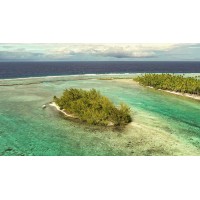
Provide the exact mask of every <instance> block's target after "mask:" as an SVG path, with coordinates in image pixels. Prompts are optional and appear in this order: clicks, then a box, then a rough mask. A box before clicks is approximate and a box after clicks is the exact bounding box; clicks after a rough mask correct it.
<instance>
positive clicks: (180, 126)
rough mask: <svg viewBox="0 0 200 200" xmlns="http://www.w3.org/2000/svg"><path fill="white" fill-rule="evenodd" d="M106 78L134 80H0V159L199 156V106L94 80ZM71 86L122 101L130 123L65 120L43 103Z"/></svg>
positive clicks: (127, 83) (128, 83) (133, 85)
mask: <svg viewBox="0 0 200 200" xmlns="http://www.w3.org/2000/svg"><path fill="white" fill-rule="evenodd" d="M108 76H109V77H110V76H113V77H121V78H132V77H133V76H134V75H130V74H129V75H107V76H106V75H102V76H101V75H98V76H92V75H87V76H86V75H82V76H81V75H80V76H78V75H77V76H60V77H40V78H27V79H10V80H3V79H2V80H0V155H15V156H20V155H25V156H33V155H34V156H74V155H79V156H82V155H85V156H86V155H88V156H89V155H91V156H97V155H105V156H107V155H110V156H113V155H200V102H199V101H197V100H193V99H189V98H186V97H181V96H176V95H173V94H168V93H165V92H161V91H156V90H154V89H149V88H145V87H142V86H139V85H138V84H136V83H134V82H133V81H130V80H128V79H114V80H100V79H99V78H100V77H108ZM70 87H76V88H83V89H90V88H95V89H97V90H99V91H101V93H102V94H103V95H106V96H108V97H109V98H110V99H112V100H113V101H114V102H115V103H116V104H119V103H120V102H125V103H126V104H128V105H129V106H130V108H131V111H132V117H133V122H132V123H130V124H129V125H127V126H126V127H124V128H120V129H117V128H105V127H104V128H103V127H96V126H89V125H87V124H84V123H79V122H77V121H72V120H68V119H65V118H64V116H63V115H62V114H61V113H59V112H58V111H56V110H55V109H54V108H53V107H51V106H49V105H48V103H49V102H50V101H52V98H53V96H54V95H57V96H59V95H61V93H62V92H63V90H64V89H65V88H70ZM43 104H46V105H47V108H46V109H42V105H43Z"/></svg>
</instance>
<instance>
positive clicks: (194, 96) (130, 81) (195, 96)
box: [113, 79, 200, 101]
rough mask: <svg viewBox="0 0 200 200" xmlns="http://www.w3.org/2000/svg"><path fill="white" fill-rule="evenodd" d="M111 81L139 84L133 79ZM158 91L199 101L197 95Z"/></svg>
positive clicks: (199, 97)
mask: <svg viewBox="0 0 200 200" xmlns="http://www.w3.org/2000/svg"><path fill="white" fill-rule="evenodd" d="M113 80H115V81H118V82H124V83H137V84H139V83H138V82H136V81H133V79H113ZM146 87H148V88H152V89H155V88H154V87H151V86H146ZM155 90H156V89H155ZM158 90H160V91H163V92H168V93H171V94H175V95H179V96H183V97H189V98H192V99H196V100H199V101H200V96H199V95H195V94H189V93H181V92H174V91H170V90H161V89H158Z"/></svg>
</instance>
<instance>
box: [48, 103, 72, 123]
mask: <svg viewBox="0 0 200 200" xmlns="http://www.w3.org/2000/svg"><path fill="white" fill-rule="evenodd" d="M49 105H50V106H52V107H54V108H56V110H57V111H59V112H61V113H62V114H64V115H65V116H67V117H70V118H74V119H76V117H75V116H73V115H70V114H68V113H66V112H65V111H64V110H61V109H60V107H59V106H58V105H57V104H56V103H55V102H51V103H49Z"/></svg>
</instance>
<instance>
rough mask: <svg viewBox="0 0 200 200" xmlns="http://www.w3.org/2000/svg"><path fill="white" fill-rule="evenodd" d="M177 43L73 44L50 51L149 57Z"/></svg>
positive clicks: (65, 53) (122, 56)
mask: <svg viewBox="0 0 200 200" xmlns="http://www.w3.org/2000/svg"><path fill="white" fill-rule="evenodd" d="M175 47H176V45H172V44H164V45H159V44H157V45H155V44H154V45H153V44H146V45H141V44H88V45H81V44H74V45H73V44H72V45H66V47H58V48H55V49H53V51H50V52H49V53H50V54H52V55H54V56H59V57H61V56H74V55H93V56H103V57H113V58H148V57H155V56H156V52H157V51H160V52H165V51H169V50H171V49H172V48H175Z"/></svg>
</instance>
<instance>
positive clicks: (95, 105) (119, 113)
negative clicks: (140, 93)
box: [54, 88, 131, 126]
mask: <svg viewBox="0 0 200 200" xmlns="http://www.w3.org/2000/svg"><path fill="white" fill-rule="evenodd" d="M54 101H55V103H56V104H57V105H58V106H60V108H61V109H64V110H65V111H66V112H67V113H69V114H73V115H75V116H76V117H78V118H79V119H80V120H82V121H85V122H87V123H89V124H95V125H115V126H119V125H125V124H127V123H129V122H131V116H130V109H129V108H128V107H127V106H126V105H125V104H121V105H120V107H119V108H117V107H116V106H115V105H114V104H113V103H112V102H111V101H110V100H109V99H108V98H107V97H105V96H102V95H101V94H100V92H98V91H96V90H95V89H91V90H89V91H87V90H82V89H73V88H71V89H66V90H65V91H64V92H63V95H62V96H61V97H60V98H57V97H54Z"/></svg>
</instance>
